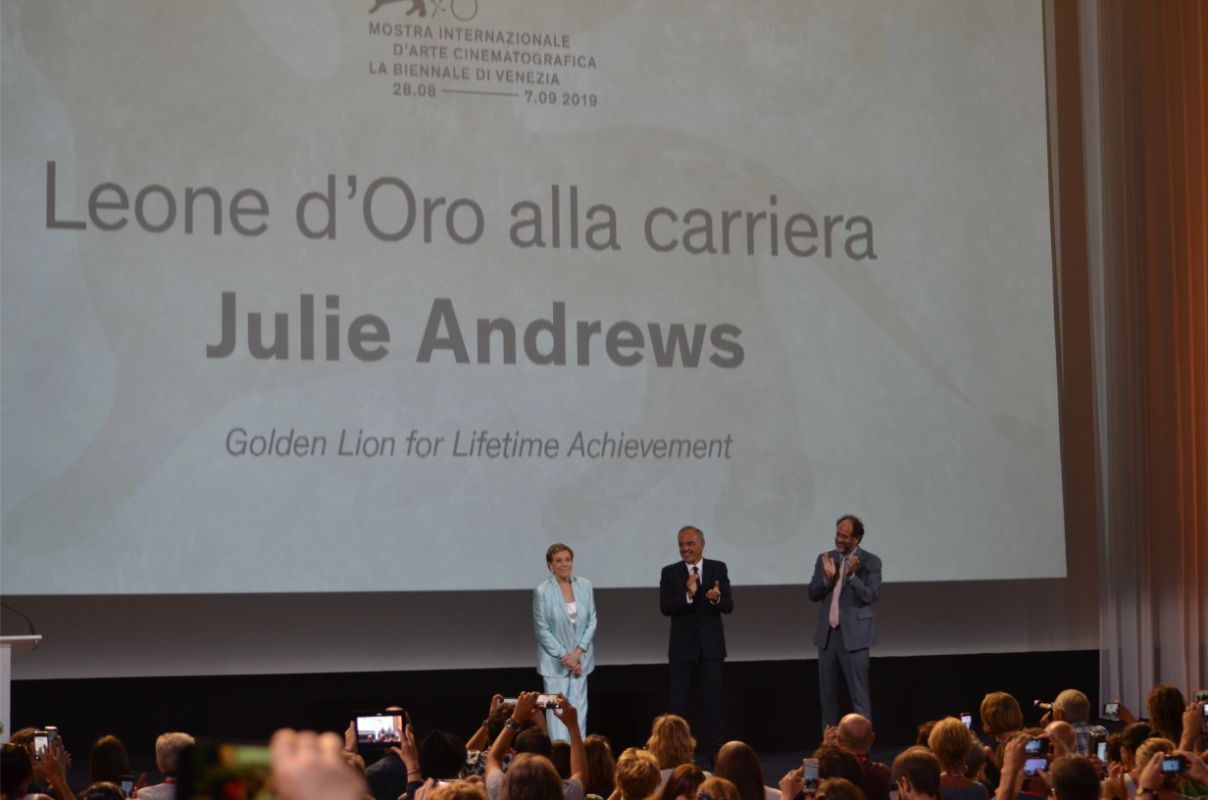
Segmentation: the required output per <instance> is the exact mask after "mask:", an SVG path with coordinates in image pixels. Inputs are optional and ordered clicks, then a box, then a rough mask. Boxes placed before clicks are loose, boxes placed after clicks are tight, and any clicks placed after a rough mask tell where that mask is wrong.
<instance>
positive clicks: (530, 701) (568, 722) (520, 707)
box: [408, 692, 587, 800]
mask: <svg viewBox="0 0 1208 800" xmlns="http://www.w3.org/2000/svg"><path fill="white" fill-rule="evenodd" d="M537 697H538V693H537V692H523V693H522V694H521V695H520V697H519V698H517V701H516V705H515V707H514V709H513V711H512V716H511V718H510V719H509V720H508V721H507V723H506V724H505V725H504V726H503V730H502V731H500V733H499V736H498V737H497V738H496V739H495V742H494V744H492V745H491V749H490V750H489V751H488V752H487V770H486V785H487V797H488V798H489V800H497V798H499V797H500V794H501V791H502V790H504V789H505V787H506V797H507V798H508V800H538V798H540V797H541V796H543V793H544V792H545V791H546V790H547V786H546V783H547V781H548V778H549V774H552V775H553V777H554V779H555V781H556V784H557V787H558V790H557V791H558V798H559V799H560V798H562V797H563V796H565V798H566V800H581V798H583V796H584V791H583V776H584V775H585V774H586V773H587V754H586V752H585V751H584V749H583V737H582V734H580V732H579V714H578V711H577V710H576V709H575V707H574V706H573V705H571V704H570V701H569V700H567V699H566V697H564V696H563V695H558V703H559V705H558V707H555V708H554V709H552V713H553V714H554V716H555V717H557V718H558V719H559V720H560V721H561V722H562V724H563V725H565V726H566V729H567V734H568V735H569V736H570V764H571V776H570V778H569V779H568V780H565V781H564V780H562V779H561V778H559V777H558V772H557V770H555V769H554V765H553V764H552V763H550V760H549V759H548V758H546V757H545V756H540V755H536V754H534V753H531V752H526V753H518V754H517V755H516V756H515V757H514V758H513V759H512V763H511V766H509V767H508V771H507V774H506V775H505V774H504V772H503V757H504V755H505V754H506V753H507V752H508V750H510V749H511V747H512V744H513V742H514V740H515V739H516V731H518V730H519V729H520V726H521V724H522V723H523V722H527V721H528V720H529V719H531V718H532V716H533V712H534V711H535V710H536V708H537ZM547 741H548V737H547ZM521 763H523V769H522V771H521V772H520V773H517V774H516V775H515V776H514V775H513V773H516V769H517V767H518V766H520V765H521ZM546 766H548V768H549V770H548V771H549V774H547V773H546ZM409 777H410V776H409ZM530 784H531V785H530ZM408 787H410V783H409V784H408Z"/></svg>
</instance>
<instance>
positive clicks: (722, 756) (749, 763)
mask: <svg viewBox="0 0 1208 800" xmlns="http://www.w3.org/2000/svg"><path fill="white" fill-rule="evenodd" d="M713 774H714V775H716V776H717V777H719V778H725V779H726V780H728V781H730V782H731V783H733V784H734V785H735V786H736V787H737V788H738V794H739V796H740V797H742V800H780V790H779V789H773V788H772V787H771V786H767V785H765V784H764V782H763V767H762V766H760V764H759V756H757V755H755V751H754V750H752V749H751V746H750V745H748V744H747V743H746V742H739V741H733V742H726V743H725V745H724V746H723V747H722V748H721V750H719V751H718V752H717V760H716V761H714V762H713ZM790 800H791V798H790Z"/></svg>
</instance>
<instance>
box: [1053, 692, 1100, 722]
mask: <svg viewBox="0 0 1208 800" xmlns="http://www.w3.org/2000/svg"><path fill="white" fill-rule="evenodd" d="M1053 708H1054V709H1058V710H1060V711H1061V715H1062V716H1063V717H1065V721H1066V722H1086V721H1087V720H1088V719H1090V718H1091V701H1090V698H1088V697H1087V696H1086V695H1084V694H1083V693H1082V692H1080V691H1078V690H1077V689H1066V690H1065V691H1063V692H1062V693H1061V694H1059V695H1057V697H1056V699H1055V700H1053Z"/></svg>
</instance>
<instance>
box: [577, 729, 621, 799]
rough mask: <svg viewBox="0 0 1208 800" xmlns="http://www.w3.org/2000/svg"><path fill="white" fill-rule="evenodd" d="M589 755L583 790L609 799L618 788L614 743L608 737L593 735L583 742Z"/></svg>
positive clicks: (584, 748)
mask: <svg viewBox="0 0 1208 800" xmlns="http://www.w3.org/2000/svg"><path fill="white" fill-rule="evenodd" d="M583 750H584V752H585V753H586V754H587V777H586V779H585V781H584V784H583V788H584V789H585V790H586V791H587V793H588V794H594V795H597V796H599V797H608V796H609V795H610V794H612V790H613V789H614V788H615V787H616V783H615V778H616V772H617V762H616V759H614V758H613V757H612V742H610V741H608V737H607V736H601V735H600V734H598V733H593V734H591V735H590V736H588V737H586V738H585V739H584V740H583Z"/></svg>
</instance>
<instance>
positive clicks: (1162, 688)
mask: <svg viewBox="0 0 1208 800" xmlns="http://www.w3.org/2000/svg"><path fill="white" fill-rule="evenodd" d="M1146 705H1148V706H1149V726H1150V727H1151V728H1153V735H1154V736H1159V737H1161V738H1163V739H1169V740H1170V741H1171V742H1177V741H1179V740H1180V739H1181V738H1182V737H1183V709H1184V708H1186V706H1187V701H1185V700H1184V699H1183V693H1182V692H1180V691H1179V690H1178V689H1176V688H1175V687H1173V686H1171V685H1170V684H1169V683H1159V684H1158V685H1157V686H1155V687H1153V689H1151V690H1150V691H1149V698H1148V700H1147V702H1146Z"/></svg>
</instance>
